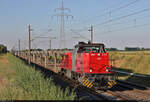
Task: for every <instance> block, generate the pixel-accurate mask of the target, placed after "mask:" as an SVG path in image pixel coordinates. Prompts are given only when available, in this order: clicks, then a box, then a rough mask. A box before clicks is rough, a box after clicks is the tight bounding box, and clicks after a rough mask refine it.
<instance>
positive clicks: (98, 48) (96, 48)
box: [77, 46, 106, 53]
mask: <svg viewBox="0 0 150 102" xmlns="http://www.w3.org/2000/svg"><path fill="white" fill-rule="evenodd" d="M91 51H92V52H93V53H106V51H105V49H104V47H103V46H84V47H83V46H81V47H79V48H78V51H77V52H78V53H89V52H91Z"/></svg>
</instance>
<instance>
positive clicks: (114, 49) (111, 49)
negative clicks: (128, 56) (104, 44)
mask: <svg viewBox="0 0 150 102" xmlns="http://www.w3.org/2000/svg"><path fill="white" fill-rule="evenodd" d="M106 50H107V51H118V49H117V48H106Z"/></svg>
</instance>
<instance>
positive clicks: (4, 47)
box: [0, 44, 7, 53]
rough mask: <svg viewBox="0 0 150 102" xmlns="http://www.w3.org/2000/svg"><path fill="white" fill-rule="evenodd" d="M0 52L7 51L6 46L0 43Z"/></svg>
mask: <svg viewBox="0 0 150 102" xmlns="http://www.w3.org/2000/svg"><path fill="white" fill-rule="evenodd" d="M0 53H7V47H6V46H4V45H2V44H0Z"/></svg>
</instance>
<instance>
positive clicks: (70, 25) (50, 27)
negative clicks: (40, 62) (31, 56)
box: [0, 0, 150, 50]
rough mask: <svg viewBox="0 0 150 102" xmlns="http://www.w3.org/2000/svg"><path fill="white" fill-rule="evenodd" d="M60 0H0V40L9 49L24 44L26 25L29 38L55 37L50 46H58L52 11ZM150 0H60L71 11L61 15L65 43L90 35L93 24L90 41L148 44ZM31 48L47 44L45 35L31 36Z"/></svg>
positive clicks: (56, 22) (69, 44) (121, 45)
mask: <svg viewBox="0 0 150 102" xmlns="http://www.w3.org/2000/svg"><path fill="white" fill-rule="evenodd" d="M61 2H62V0H0V44H4V45H6V46H7V47H8V49H9V50H11V49H12V47H15V48H16V49H18V39H20V40H21V49H24V48H28V25H29V24H30V25H31V29H32V31H31V38H32V39H34V37H36V36H39V35H40V36H48V37H56V39H53V40H52V48H59V44H60V43H59V38H60V24H61V23H60V22H61V19H60V17H58V18H57V17H56V16H54V15H56V14H60V11H56V12H55V8H60V7H61ZM149 5H150V0H64V7H65V8H70V10H71V12H68V11H65V13H66V14H69V15H72V16H73V19H72V18H71V17H68V19H67V17H65V35H66V47H67V48H73V46H74V45H75V44H77V42H78V41H87V40H88V39H90V32H89V31H88V30H89V29H90V26H91V25H93V28H94V42H96V43H104V44H105V46H106V47H114V48H118V49H124V47H126V46H128V47H145V48H150V46H149V44H150V40H149V38H150V7H149ZM32 48H42V49H47V48H49V39H48V38H38V39H35V40H33V42H32Z"/></svg>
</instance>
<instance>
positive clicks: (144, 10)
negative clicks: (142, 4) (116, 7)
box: [95, 8, 150, 26]
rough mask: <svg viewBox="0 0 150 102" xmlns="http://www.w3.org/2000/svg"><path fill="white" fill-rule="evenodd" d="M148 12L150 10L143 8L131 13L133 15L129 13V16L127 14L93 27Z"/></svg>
mask: <svg viewBox="0 0 150 102" xmlns="http://www.w3.org/2000/svg"><path fill="white" fill-rule="evenodd" d="M149 10H150V8H145V9H143V10H140V11H137V12H133V13H130V14H127V15H123V16H120V17H117V18H114V19H110V20H107V21H105V22H102V23H100V24H96V25H95V26H101V25H104V24H107V23H109V22H113V21H118V20H121V19H123V18H127V17H130V16H133V15H137V14H140V13H143V12H146V11H149Z"/></svg>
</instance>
